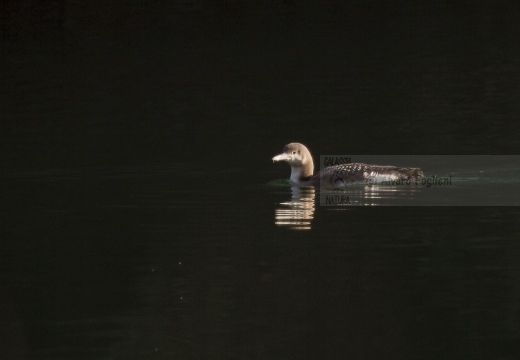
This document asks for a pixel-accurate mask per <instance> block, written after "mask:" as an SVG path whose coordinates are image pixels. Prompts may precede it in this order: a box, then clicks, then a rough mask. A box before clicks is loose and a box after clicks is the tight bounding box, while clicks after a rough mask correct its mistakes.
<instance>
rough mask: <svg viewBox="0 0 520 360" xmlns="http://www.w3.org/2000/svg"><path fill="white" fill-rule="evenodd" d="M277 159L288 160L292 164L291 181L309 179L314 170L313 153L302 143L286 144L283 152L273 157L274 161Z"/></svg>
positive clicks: (298, 181)
mask: <svg viewBox="0 0 520 360" xmlns="http://www.w3.org/2000/svg"><path fill="white" fill-rule="evenodd" d="M275 161H286V162H288V163H289V165H291V181H292V182H294V183H296V184H300V183H302V182H303V181H305V180H308V179H309V178H311V177H312V174H313V172H314V163H313V162H312V156H311V153H310V152H309V150H308V149H307V148H306V147H305V145H303V144H300V143H290V144H287V145H285V146H284V148H283V153H281V154H280V155H276V156H275V157H274V158H273V162H275Z"/></svg>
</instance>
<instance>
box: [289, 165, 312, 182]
mask: <svg viewBox="0 0 520 360" xmlns="http://www.w3.org/2000/svg"><path fill="white" fill-rule="evenodd" d="M313 171H314V165H313V163H312V159H311V160H310V161H306V162H305V163H302V164H301V165H300V166H291V181H292V182H293V183H296V184H299V183H301V182H303V181H307V180H309V179H310V178H311V177H312V175H313Z"/></svg>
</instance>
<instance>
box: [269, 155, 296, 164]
mask: <svg viewBox="0 0 520 360" xmlns="http://www.w3.org/2000/svg"><path fill="white" fill-rule="evenodd" d="M291 159H292V158H291V156H290V155H287V154H280V155H276V156H275V157H274V158H273V162H276V161H289V160H291Z"/></svg>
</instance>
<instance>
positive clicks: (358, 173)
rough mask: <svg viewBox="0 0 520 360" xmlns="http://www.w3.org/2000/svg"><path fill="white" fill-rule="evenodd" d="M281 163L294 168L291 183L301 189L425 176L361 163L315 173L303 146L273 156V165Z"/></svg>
mask: <svg viewBox="0 0 520 360" xmlns="http://www.w3.org/2000/svg"><path fill="white" fill-rule="evenodd" d="M278 161H285V162H287V163H288V164H289V165H290V166H291V177H290V180H291V182H293V183H295V184H298V185H302V186H307V185H314V186H318V185H320V182H322V181H326V182H328V183H330V184H333V185H335V186H344V185H346V184H348V183H353V182H359V181H366V180H371V181H375V182H379V181H385V180H407V179H412V178H418V177H422V176H424V174H423V172H422V170H421V169H419V168H408V167H397V166H388V165H368V164H362V163H352V164H341V165H335V166H330V167H326V168H324V169H321V171H319V172H318V173H317V174H314V163H313V161H312V156H311V153H310V151H309V150H308V149H307V147H306V146H305V145H303V144H300V143H290V144H287V145H285V147H284V149H283V153H281V154H280V155H276V156H275V157H273V162H278ZM372 183H373V182H372Z"/></svg>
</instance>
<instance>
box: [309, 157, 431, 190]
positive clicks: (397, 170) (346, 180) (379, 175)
mask: <svg viewBox="0 0 520 360" xmlns="http://www.w3.org/2000/svg"><path fill="white" fill-rule="evenodd" d="M422 176H424V174H423V172H422V170H421V169H419V168H410V167H398V166H391V165H368V164H363V163H351V164H341V165H334V166H329V167H326V168H324V169H321V170H320V171H319V172H318V173H317V174H316V175H314V176H313V177H312V182H313V184H314V185H319V184H320V182H322V183H325V182H326V183H328V184H331V185H333V186H335V187H338V186H345V185H346V184H350V183H354V182H360V181H365V182H367V183H369V184H377V183H380V182H381V181H392V180H408V179H414V178H418V177H422Z"/></svg>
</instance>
